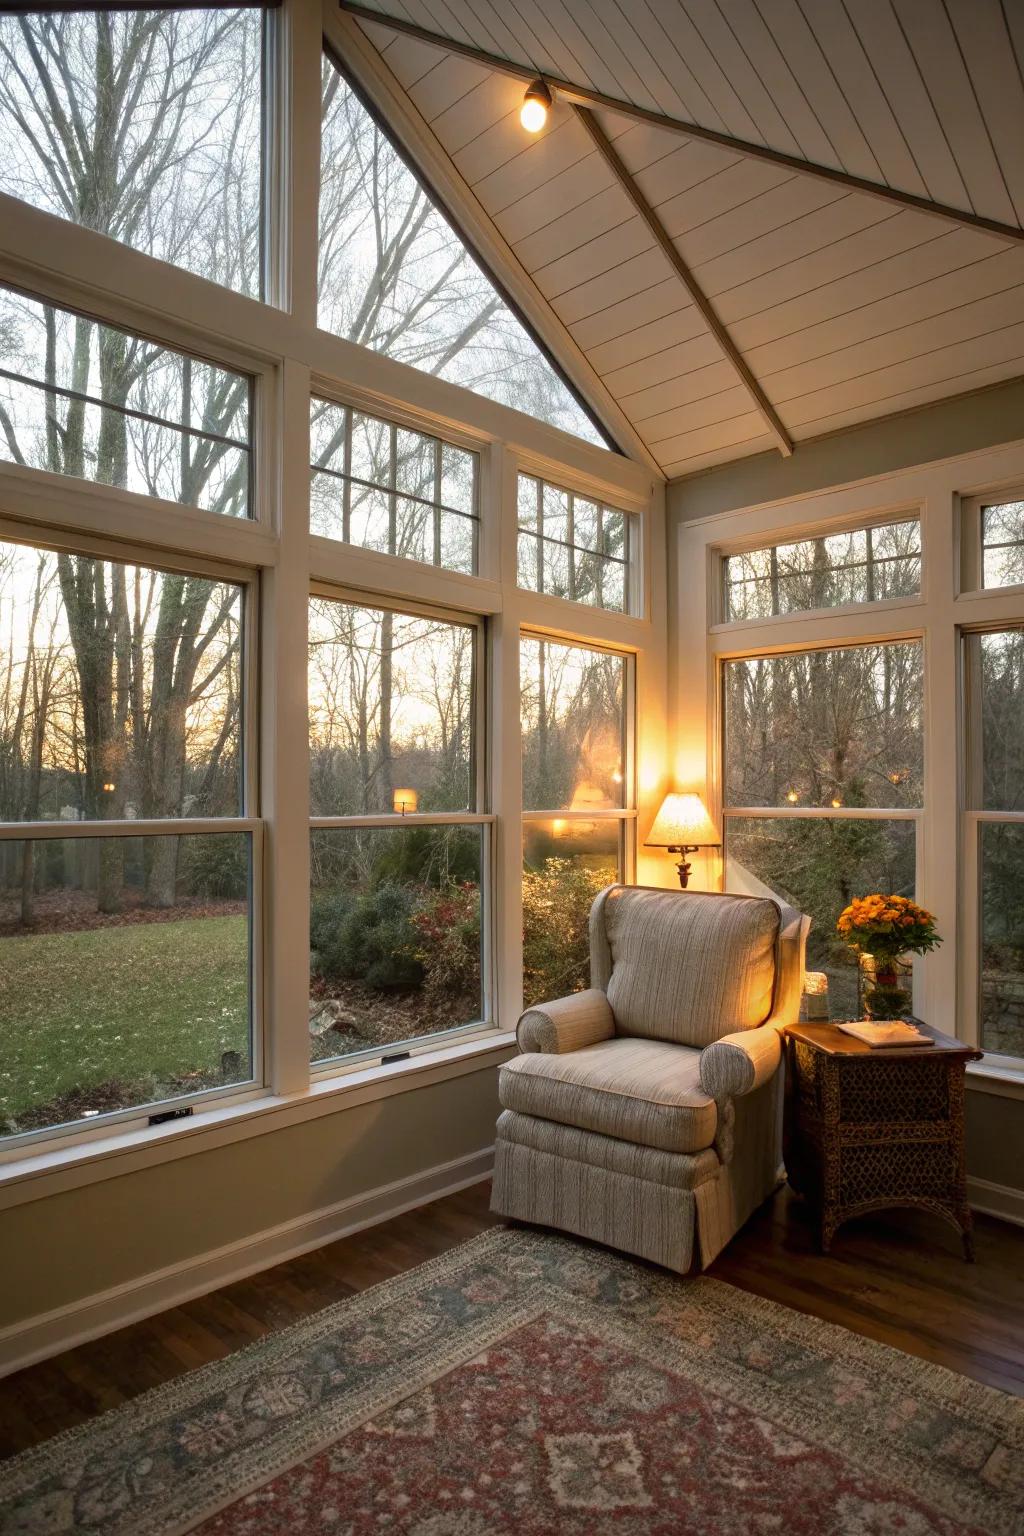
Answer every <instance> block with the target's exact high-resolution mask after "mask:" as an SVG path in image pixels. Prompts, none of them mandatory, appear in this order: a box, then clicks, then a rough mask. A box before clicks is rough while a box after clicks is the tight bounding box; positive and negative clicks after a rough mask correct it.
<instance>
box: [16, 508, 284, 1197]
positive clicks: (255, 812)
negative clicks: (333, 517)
mask: <svg viewBox="0 0 1024 1536" xmlns="http://www.w3.org/2000/svg"><path fill="white" fill-rule="evenodd" d="M172 505H173V503H172ZM212 515H214V516H218V514H212ZM228 521H229V522H230V521H233V520H230V519H229V520H228ZM0 541H3V542H4V543H12V544H20V545H22V546H23V547H24V548H26V549H50V550H53V551H54V552H55V553H57V552H59V553H67V554H75V555H81V556H84V557H85V558H87V559H97V560H106V561H112V562H117V563H120V564H125V565H140V566H143V567H144V568H146V569H149V570H155V571H161V572H166V573H173V574H176V575H194V576H196V575H197V576H208V577H210V578H211V579H212V580H217V581H225V582H231V583H233V584H236V585H237V586H238V587H239V588H240V592H241V600H242V623H241V640H242V668H241V680H242V690H241V701H240V720H239V726H240V729H239V745H240V748H241V757H242V764H241V774H240V789H241V808H240V811H239V813H238V815H236V816H199V817H186V816H182V817H173V818H165V819H151V820H143V819H142V818H136V819H132V820H111V821H68V822H65V821H35V822H29V821H22V822H17V821H0V843H4V842H22V841H28V840H31V841H63V840H64V839H71V838H74V839H83V840H87V841H99V840H101V839H103V838H109V837H118V838H120V837H159V836H168V835H172V836H179V837H186V836H189V835H214V834H217V833H223V834H231V833H245V834H247V836H248V838H249V849H250V861H249V895H248V949H249V961H248V982H249V1048H250V1074H249V1077H248V1078H246V1080H245V1081H244V1082H241V1083H233V1084H228V1085H226V1086H223V1087H213V1088H203V1089H199V1090H197V1091H195V1092H193V1093H185V1094H178V1095H175V1096H174V1097H172V1098H169V1099H158V1100H155V1101H153V1102H151V1103H149V1104H147V1105H132V1106H129V1107H127V1108H125V1109H119V1110H110V1111H107V1112H104V1113H103V1114H100V1115H97V1116H95V1117H92V1118H90V1119H89V1120H72V1121H68V1122H66V1123H64V1124H61V1125H54V1126H42V1127H40V1128H39V1129H37V1130H32V1131H21V1132H18V1133H16V1134H15V1135H12V1136H6V1137H4V1138H3V1139H2V1140H0V1168H2V1167H3V1166H4V1165H5V1164H8V1163H17V1162H19V1161H21V1160H22V1159H24V1158H26V1157H30V1156H32V1155H33V1154H34V1153H37V1152H39V1151H40V1150H43V1151H50V1150H51V1149H55V1148H59V1147H64V1146H68V1145H77V1144H78V1143H80V1142H86V1143H88V1142H90V1141H100V1140H103V1139H105V1138H106V1137H107V1136H109V1135H110V1134H111V1133H112V1132H120V1133H122V1134H130V1133H131V1132H133V1131H138V1130H143V1129H148V1128H149V1127H150V1116H151V1115H154V1114H165V1113H173V1112H174V1111H177V1110H181V1109H190V1108H191V1109H195V1108H196V1107H200V1108H202V1107H205V1106H207V1105H220V1104H222V1103H223V1104H225V1105H234V1104H239V1103H246V1102H248V1101H249V1100H250V1099H255V1098H256V1097H258V1096H259V1095H260V1094H262V1093H263V1092H264V1091H265V1089H264V1084H265V1081H266V1057H267V1049H266V1033H265V1032H266V1011H265V993H264V953H265V916H264V903H263V890H264V884H265V874H264V861H265V849H264V833H265V822H264V818H263V817H262V816H261V815H260V813H259V787H260V776H259V746H258V743H259V731H260V719H259V704H258V700H259V693H258V667H259V611H260V601H259V598H260V578H259V573H258V571H256V570H253V569H251V568H247V567H244V566H238V565H228V564H225V563H223V562H221V561H217V560H209V559H204V558H203V557H202V556H196V557H194V558H190V557H188V556H186V555H185V554H184V553H177V554H172V553H168V552H167V551H164V550H159V549H153V548H152V547H151V546H148V545H144V544H127V543H125V544H121V543H117V542H114V541H111V540H106V539H103V538H97V537H93V538H89V537H84V536H80V535H78V534H75V533H72V532H69V531H67V530H64V529H50V528H45V527H43V526H41V525H38V524H32V525H26V524H24V523H20V522H14V521H13V520H11V519H9V518H7V517H5V516H4V515H3V513H2V512H0Z"/></svg>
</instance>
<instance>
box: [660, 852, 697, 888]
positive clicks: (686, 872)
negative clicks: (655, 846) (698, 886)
mask: <svg viewBox="0 0 1024 1536" xmlns="http://www.w3.org/2000/svg"><path fill="white" fill-rule="evenodd" d="M698 848H699V844H697V843H693V844H692V845H690V846H687V847H685V848H670V849H669V850H668V851H669V853H681V854H682V858H681V859H680V860H679V862H678V863H677V865H676V869H677V870H678V871H679V884H680V887H681V889H682V890H684V891H685V890H686V887H687V885H688V884H689V883H690V870H691V869H692V867H693V866H692V865H691V863H690V861H689V859H688V858H687V857H686V855H687V854H688V853H696V852H697V851H698Z"/></svg>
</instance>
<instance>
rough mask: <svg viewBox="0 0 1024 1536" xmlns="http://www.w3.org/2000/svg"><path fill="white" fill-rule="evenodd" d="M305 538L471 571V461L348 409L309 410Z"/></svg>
mask: <svg viewBox="0 0 1024 1536" xmlns="http://www.w3.org/2000/svg"><path fill="white" fill-rule="evenodd" d="M310 441H311V453H312V465H311V470H312V478H311V483H310V505H309V526H310V531H311V532H312V533H317V534H320V535H322V536H323V537H324V538H329V539H340V540H342V541H343V542H344V543H346V544H355V545H358V546H359V548H360V549H373V550H378V551H380V552H381V553H382V554H388V555H400V556H402V557H403V558H405V559H407V560H419V561H421V562H423V564H425V565H437V566H443V567H444V569H446V570H449V571H465V572H467V573H472V572H474V571H475V570H476V568H477V558H478V556H477V547H478V542H479V528H480V518H479V513H478V507H477V495H478V492H477V482H478V464H479V461H478V457H477V455H476V454H475V453H471V452H470V451H469V450H468V449H465V448H459V447H456V445H455V444H454V443H446V442H443V441H442V440H441V439H440V438H437V437H430V436H428V435H427V434H426V433H423V432H414V431H412V430H411V429H410V428H408V427H400V426H397V425H396V424H395V423H394V422H389V421H384V420H382V419H381V418H379V417H376V416H368V415H366V414H365V412H362V411H356V410H353V409H351V408H350V407H349V406H347V405H335V404H334V403H333V402H331V401H329V400H317V399H314V400H313V401H312V402H311V405H310Z"/></svg>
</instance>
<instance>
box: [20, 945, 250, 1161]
mask: <svg viewBox="0 0 1024 1536" xmlns="http://www.w3.org/2000/svg"><path fill="white" fill-rule="evenodd" d="M248 972H249V958H248V934H247V924H246V919H245V918H244V917H205V918H188V919H186V920H184V921H181V922H158V923H136V924H126V925H125V926H124V927H113V928H102V929H98V930H93V931H89V932H82V933H66V934H60V933H45V934H27V935H24V936H22V935H19V936H17V937H14V938H5V939H0V1134H3V1133H4V1131H5V1130H6V1131H7V1132H8V1133H9V1132H10V1131H11V1130H14V1129H16V1128H18V1126H17V1122H18V1119H19V1117H21V1116H23V1115H25V1113H26V1111H31V1110H34V1109H37V1108H38V1107H39V1106H41V1105H46V1104H49V1103H50V1101H51V1100H53V1099H56V1098H58V1097H60V1096H62V1095H67V1094H72V1093H74V1092H75V1091H76V1090H82V1089H85V1090H88V1089H90V1088H92V1087H95V1086H98V1085H100V1084H109V1083H111V1082H117V1083H120V1084H124V1085H125V1086H126V1087H127V1088H131V1089H133V1090H138V1092H133V1093H131V1094H130V1095H129V1096H128V1102H129V1103H130V1102H136V1103H138V1102H140V1096H139V1095H140V1094H141V1098H142V1099H146V1098H158V1097H160V1096H161V1095H163V1094H166V1092H167V1091H168V1085H169V1084H173V1080H174V1079H177V1078H181V1077H183V1076H185V1075H187V1074H190V1073H196V1072H198V1073H203V1074H209V1075H212V1078H213V1080H214V1081H219V1080H220V1070H221V1055H222V1052H224V1051H228V1050H232V1051H238V1052H240V1053H241V1056H242V1062H243V1075H244V1072H245V1064H246V1063H247V1062H248V1030H249V1007H248V990H249V987H248ZM197 1086H204V1084H202V1083H199V1084H197ZM101 1107H103V1108H112V1107H115V1106H114V1105H113V1104H111V1103H109V1102H105V1103H103V1104H102V1106H101ZM78 1113H81V1110H79V1111H78ZM11 1122H14V1123H13V1124H12V1123H11Z"/></svg>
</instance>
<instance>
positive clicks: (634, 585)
mask: <svg viewBox="0 0 1024 1536" xmlns="http://www.w3.org/2000/svg"><path fill="white" fill-rule="evenodd" d="M524 480H535V481H536V482H537V528H536V530H534V529H531V528H524V527H523V526H522V524H521V523H520V521H519V513H518V507H519V500H518V498H519V494H520V493H521V490H522V482H523V481H524ZM545 490H551V491H555V492H556V493H558V494H560V495H563V496H567V497H568V506H567V517H568V520H569V526H570V528H571V529H573V531H574V530H575V523H574V515H575V506H576V502H577V501H578V500H579V501H592V502H594V503H595V504H596V506H597V509H598V516H599V517H600V518H601V520H602V523H603V519H604V514H605V513H606V512H614V513H616V515H617V516H619V517H621V518H622V520H623V528H624V533H625V538H624V543H625V550H626V552H625V555H624V556H619V555H606V554H604V553H602V552H601V551H600V550H588V549H587V548H586V546H585V545H581V544H576V543H574V542H573V541H572V540H571V539H570V540H566V539H556V538H552V537H551V536H549V535H548V534H546V533H545V532H544V512H543V507H544V492H545ZM516 493H517V495H516V585H517V586H518V587H519V590H520V591H521V592H532V593H534V594H535V595H536V596H538V597H554V598H555V600H556V601H557V602H563V603H572V604H573V605H574V606H576V607H579V608H584V609H594V610H596V612H598V613H613V614H619V615H621V616H622V617H623V618H627V619H629V618H636V617H637V615H638V614H639V613H640V612H641V611H642V607H643V602H642V590H643V589H642V581H641V574H640V565H641V562H640V548H641V544H640V530H641V517H640V515H639V514H638V513H636V512H633V511H631V510H630V509H629V508H627V507H617V506H613V505H612V504H611V503H609V502H608V501H606V499H605V498H604V497H603V496H601V495H598V494H592V493H591V492H588V491H581V490H576V489H574V488H573V487H572V486H569V485H563V484H559V483H558V482H557V481H552V480H551V479H549V478H548V477H547V476H545V475H543V474H535V473H532V472H531V471H530V470H528V469H525V468H522V467H521V468H520V469H519V472H518V475H517V480H516ZM524 538H533V539H534V540H535V542H536V546H537V572H538V576H537V580H538V583H539V585H538V586H536V587H527V586H524V585H523V583H522V582H521V581H520V579H519V559H518V546H519V540H520V539H524ZM550 544H555V545H558V546H559V547H560V548H562V549H564V550H565V552H566V556H567V559H568V562H569V587H570V595H568V596H565V597H562V596H561V594H560V593H553V592H548V591H546V590H545V587H544V564H545V562H544V549H545V546H547V545H550ZM588 554H592V555H595V556H596V557H597V559H598V560H600V561H603V562H610V563H612V564H614V565H621V566H622V603H623V606H622V607H621V608H610V607H608V606H607V605H606V604H604V603H588V602H586V601H585V600H584V599H583V598H579V597H576V596H575V595H573V594H574V592H575V585H576V576H575V573H576V556H577V555H588Z"/></svg>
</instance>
